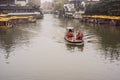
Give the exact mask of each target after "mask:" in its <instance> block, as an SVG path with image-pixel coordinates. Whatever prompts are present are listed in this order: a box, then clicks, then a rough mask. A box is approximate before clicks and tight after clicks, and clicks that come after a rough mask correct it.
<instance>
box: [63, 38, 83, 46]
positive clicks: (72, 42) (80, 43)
mask: <svg viewBox="0 0 120 80" xmlns="http://www.w3.org/2000/svg"><path fill="white" fill-rule="evenodd" d="M64 39H65V41H66V44H71V45H84V41H83V40H75V41H72V40H69V39H68V38H67V37H64Z"/></svg>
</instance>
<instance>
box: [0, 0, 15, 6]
mask: <svg viewBox="0 0 120 80" xmlns="http://www.w3.org/2000/svg"><path fill="white" fill-rule="evenodd" d="M11 4H15V0H0V5H11Z"/></svg>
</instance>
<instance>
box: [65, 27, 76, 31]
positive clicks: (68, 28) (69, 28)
mask: <svg viewBox="0 0 120 80" xmlns="http://www.w3.org/2000/svg"><path fill="white" fill-rule="evenodd" d="M66 30H67V31H70V30H71V31H74V27H67V28H66Z"/></svg>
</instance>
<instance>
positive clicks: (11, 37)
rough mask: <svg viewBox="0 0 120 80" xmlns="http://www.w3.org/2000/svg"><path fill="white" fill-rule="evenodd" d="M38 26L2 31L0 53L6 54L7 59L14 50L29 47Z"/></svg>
mask: <svg viewBox="0 0 120 80" xmlns="http://www.w3.org/2000/svg"><path fill="white" fill-rule="evenodd" d="M36 26H37V25H36V24H34V23H32V24H22V25H16V27H14V28H11V29H8V30H0V53H2V54H4V56H5V59H8V58H9V57H10V54H11V53H12V52H14V49H16V48H19V47H22V46H25V45H27V46H29V45H30V39H31V37H33V36H35V35H36V33H35V32H34V31H36V30H37V29H38V28H37V27H36Z"/></svg>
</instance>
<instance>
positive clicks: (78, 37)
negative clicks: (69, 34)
mask: <svg viewBox="0 0 120 80" xmlns="http://www.w3.org/2000/svg"><path fill="white" fill-rule="evenodd" d="M82 38H83V34H82V33H80V32H78V33H77V34H76V39H77V40H81V39H82Z"/></svg>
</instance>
